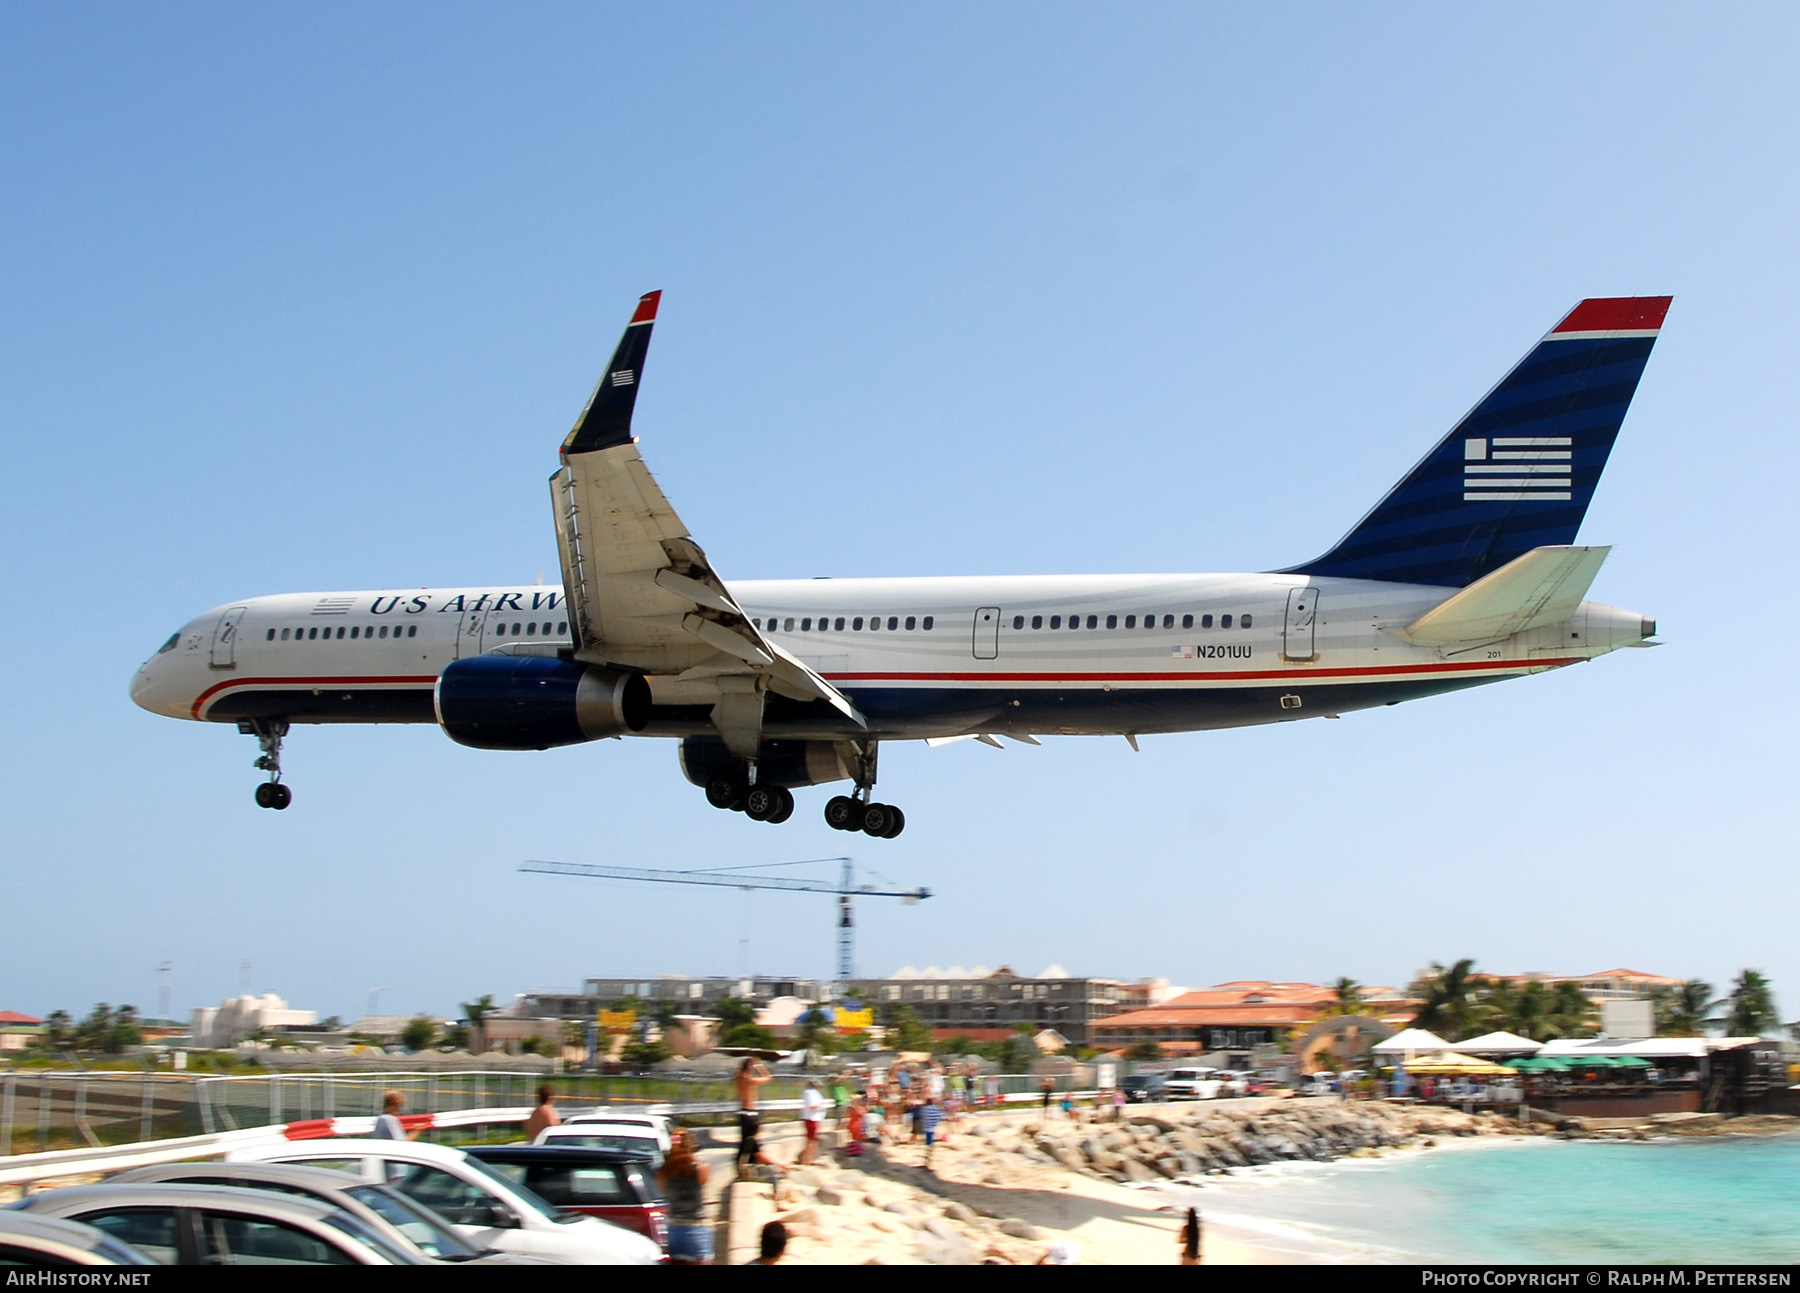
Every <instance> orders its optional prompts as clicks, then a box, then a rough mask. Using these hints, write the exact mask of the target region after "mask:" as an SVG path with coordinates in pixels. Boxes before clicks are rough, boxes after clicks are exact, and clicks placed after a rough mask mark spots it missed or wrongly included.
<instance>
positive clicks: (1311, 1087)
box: [1299, 1073, 1337, 1095]
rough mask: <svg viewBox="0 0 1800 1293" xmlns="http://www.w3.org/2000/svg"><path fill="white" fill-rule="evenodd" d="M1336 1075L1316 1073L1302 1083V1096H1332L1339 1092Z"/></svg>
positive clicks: (1300, 1089)
mask: <svg viewBox="0 0 1800 1293" xmlns="http://www.w3.org/2000/svg"><path fill="white" fill-rule="evenodd" d="M1336 1078H1337V1074H1335V1073H1314V1074H1312V1075H1311V1076H1309V1077H1308V1078H1306V1079H1305V1080H1304V1081H1303V1082H1301V1083H1300V1087H1299V1091H1300V1094H1301V1095H1330V1094H1332V1092H1334V1091H1335V1090H1337V1088H1336V1086H1335V1085H1334V1082H1335V1080H1336Z"/></svg>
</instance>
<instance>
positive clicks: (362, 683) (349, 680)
mask: <svg viewBox="0 0 1800 1293" xmlns="http://www.w3.org/2000/svg"><path fill="white" fill-rule="evenodd" d="M374 684H386V685H388V686H393V687H417V686H420V685H424V686H427V687H433V686H436V685H437V675H436V674H426V675H422V676H415V677H401V678H396V677H394V676H393V675H392V674H375V675H370V676H367V677H341V678H228V679H226V680H225V681H224V682H220V683H214V684H213V685H212V686H210V687H208V688H207V689H206V690H205V691H203V692H201V693H200V694H199V695H198V696H196V697H194V703H193V705H192V707H190V708H189V710H188V712H189V713H190V714H192V715H193V716H194V717H195V718H199V717H200V709H201V706H203V705H205V704H206V702H207V701H209V700H211V699H212V698H213V697H214V696H216V695H218V694H219V693H220V692H222V691H225V690H226V689H228V688H231V687H296V688H298V687H304V688H306V689H308V690H311V689H312V688H314V687H367V686H371V685H374Z"/></svg>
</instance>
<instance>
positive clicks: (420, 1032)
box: [400, 1015, 438, 1051]
mask: <svg viewBox="0 0 1800 1293" xmlns="http://www.w3.org/2000/svg"><path fill="white" fill-rule="evenodd" d="M437 1034H438V1030H437V1025H436V1024H435V1023H433V1022H432V1021H431V1020H430V1019H428V1018H427V1017H426V1016H424V1015H414V1016H413V1017H412V1018H411V1019H409V1020H407V1021H406V1027H404V1028H402V1029H401V1030H400V1044H401V1045H402V1046H404V1047H406V1049H407V1050H409V1051H422V1050H426V1049H428V1048H429V1047H430V1046H431V1043H433V1042H434V1041H436V1040H437Z"/></svg>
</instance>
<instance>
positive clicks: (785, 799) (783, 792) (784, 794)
mask: <svg viewBox="0 0 1800 1293" xmlns="http://www.w3.org/2000/svg"><path fill="white" fill-rule="evenodd" d="M775 790H776V793H778V794H779V795H780V796H781V807H779V808H777V809H776V810H775V811H774V812H772V813H770V814H769V821H770V822H771V823H773V824H774V825H776V826H779V825H781V823H782V822H785V821H786V820H787V819H788V818H790V817H792V816H793V815H794V792H793V791H791V790H789V789H788V788H787V787H786V786H776V787H775Z"/></svg>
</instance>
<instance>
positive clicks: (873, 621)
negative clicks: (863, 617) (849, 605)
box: [869, 615, 881, 633]
mask: <svg viewBox="0 0 1800 1293" xmlns="http://www.w3.org/2000/svg"><path fill="white" fill-rule="evenodd" d="M880 627H881V616H879V615H871V616H869V632H871V633H873V632H874V631H875V630H876V629H878V628H880Z"/></svg>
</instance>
